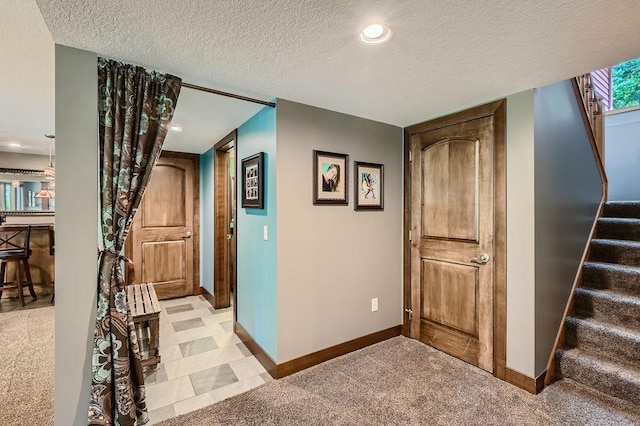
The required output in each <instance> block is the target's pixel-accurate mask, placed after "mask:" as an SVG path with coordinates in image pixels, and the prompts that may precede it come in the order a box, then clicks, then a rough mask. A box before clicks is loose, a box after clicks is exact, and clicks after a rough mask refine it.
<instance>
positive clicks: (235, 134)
mask: <svg viewBox="0 0 640 426" xmlns="http://www.w3.org/2000/svg"><path fill="white" fill-rule="evenodd" d="M237 138H238V130H237V129H236V130H232V131H231V132H230V133H229V134H228V135H227V136H225V137H224V138H222V139H220V140H219V141H218V142H216V144H215V145H213V150H214V151H218V150H220V149H223V148H226V147H227V145H229V144H230V143H231V142H233V141H236V142H237Z"/></svg>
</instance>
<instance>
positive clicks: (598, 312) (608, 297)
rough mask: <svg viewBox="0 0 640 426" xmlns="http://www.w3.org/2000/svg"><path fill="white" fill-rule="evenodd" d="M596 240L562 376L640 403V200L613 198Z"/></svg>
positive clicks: (560, 356)
mask: <svg viewBox="0 0 640 426" xmlns="http://www.w3.org/2000/svg"><path fill="white" fill-rule="evenodd" d="M596 235H597V239H593V240H592V241H591V251H590V255H589V261H588V262H585V264H584V268H583V274H582V286H581V287H578V288H577V289H576V293H575V298H574V310H573V315H572V316H569V317H567V320H566V323H565V346H566V347H565V348H564V349H559V350H558V351H557V353H556V369H557V370H556V371H557V374H558V378H569V379H572V380H574V381H576V382H579V383H581V384H583V385H585V386H588V387H590V388H593V389H596V390H598V391H601V392H604V393H607V394H609V395H612V396H615V397H618V398H621V399H624V400H626V401H629V402H631V403H634V404H640V202H609V203H607V204H606V205H605V208H604V217H602V218H600V219H599V220H598V225H597V232H596Z"/></svg>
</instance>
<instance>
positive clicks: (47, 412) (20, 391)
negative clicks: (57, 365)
mask: <svg viewBox="0 0 640 426" xmlns="http://www.w3.org/2000/svg"><path fill="white" fill-rule="evenodd" d="M54 312H55V311H54V308H53V307H47V308H41V309H32V310H25V311H14V312H8V313H3V314H0V425H11V426H32V425H38V426H45V425H53V393H54V392H53V377H54V319H55V318H54Z"/></svg>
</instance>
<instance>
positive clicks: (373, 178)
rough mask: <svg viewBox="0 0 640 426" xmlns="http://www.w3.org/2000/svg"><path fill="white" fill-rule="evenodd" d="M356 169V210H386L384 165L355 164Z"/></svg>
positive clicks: (357, 162)
mask: <svg viewBox="0 0 640 426" xmlns="http://www.w3.org/2000/svg"><path fill="white" fill-rule="evenodd" d="M353 168H354V169H355V175H356V178H355V183H356V185H355V194H356V202H355V205H354V209H355V210H384V165H383V164H374V163H362V162H359V161H354V162H353Z"/></svg>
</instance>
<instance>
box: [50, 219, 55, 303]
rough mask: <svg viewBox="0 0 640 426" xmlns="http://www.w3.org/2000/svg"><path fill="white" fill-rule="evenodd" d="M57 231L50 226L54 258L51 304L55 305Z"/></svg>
mask: <svg viewBox="0 0 640 426" xmlns="http://www.w3.org/2000/svg"><path fill="white" fill-rule="evenodd" d="M55 235H56V234H55V229H54V228H53V225H51V226H49V254H50V255H51V257H53V277H52V280H51V287H52V289H51V298H50V299H49V303H53V302H54V301H55V298H56V284H55V283H56V281H55V279H56V278H55V277H56V257H55V256H56V237H55Z"/></svg>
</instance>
